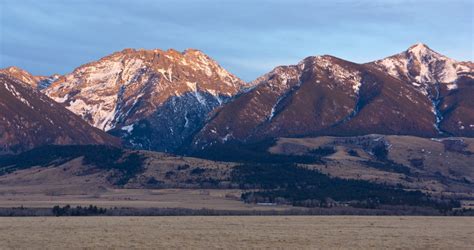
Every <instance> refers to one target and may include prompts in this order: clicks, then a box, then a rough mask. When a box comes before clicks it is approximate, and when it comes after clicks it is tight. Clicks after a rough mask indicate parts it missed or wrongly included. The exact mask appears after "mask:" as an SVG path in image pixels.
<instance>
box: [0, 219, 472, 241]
mask: <svg viewBox="0 0 474 250" xmlns="http://www.w3.org/2000/svg"><path fill="white" fill-rule="evenodd" d="M0 244H1V245H0V248H2V249H5V248H7V249H9V248H16V249H18V248H20V249H64V248H66V247H67V248H73V249H77V248H93V249H103V248H112V249H114V248H122V249H129V248H135V249H158V248H161V249H163V248H181V249H217V248H220V249H222V248H224V249H242V248H243V249H250V248H258V249H265V248H267V249H269V248H271V249H275V248H280V249H315V248H319V249H348V248H350V249H382V248H390V249H395V248H398V249H472V246H473V245H474V218H459V217H362V216H326V217H324V216H321V217H316V216H315V217H308V216H297V217H294V216H281V217H274V216H264V217H258V216H249V217H231V216H222V217H82V218H78V217H59V218H56V217H47V218H45V217H34V218H0Z"/></svg>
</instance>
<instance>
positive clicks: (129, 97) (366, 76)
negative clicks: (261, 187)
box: [0, 43, 474, 153]
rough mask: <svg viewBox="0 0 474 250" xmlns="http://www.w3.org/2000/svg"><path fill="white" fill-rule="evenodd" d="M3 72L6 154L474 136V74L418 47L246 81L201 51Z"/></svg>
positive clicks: (0, 91) (318, 60)
mask: <svg viewBox="0 0 474 250" xmlns="http://www.w3.org/2000/svg"><path fill="white" fill-rule="evenodd" d="M0 74H1V78H0V79H1V82H2V83H3V85H2V84H0V96H2V99H1V100H0V117H1V120H0V122H2V126H0V130H1V134H2V137H1V138H0V146H1V147H2V148H3V152H14V153H15V152H21V151H23V150H26V149H30V148H33V147H36V146H39V145H47V144H103V143H105V144H112V145H118V143H119V142H118V139H117V138H116V137H119V138H121V141H122V144H123V146H125V147H128V148H133V149H147V150H154V151H163V152H188V151H190V150H191V151H193V150H201V149H205V148H206V147H209V146H212V145H219V144H225V143H229V142H239V143H252V142H256V141H261V140H266V139H272V138H273V139H274V138H280V137H314V136H323V135H331V136H359V135H366V134H387V135H412V136H420V137H447V136H466V137H473V136H474V64H473V63H472V62H458V61H455V60H453V59H450V58H448V57H446V56H443V55H441V54H439V53H437V52H435V51H434V50H432V49H430V48H429V47H428V46H426V45H424V44H421V43H420V44H415V45H413V46H411V47H410V48H408V49H407V50H406V51H404V52H401V53H399V54H396V55H393V56H389V57H387V58H384V59H381V60H376V61H373V62H369V63H363V64H358V63H353V62H350V61H346V60H343V59H340V58H337V57H334V56H329V55H324V56H310V57H307V58H305V59H303V60H302V61H300V62H299V63H297V64H295V65H288V66H278V67H276V68H275V69H273V70H272V71H270V72H269V73H267V74H264V75H263V76H261V77H258V78H257V79H256V80H254V81H252V82H249V83H245V82H244V81H242V80H241V79H239V78H238V77H236V76H235V75H233V74H232V73H230V72H228V71H227V70H225V69H224V68H222V67H221V66H220V65H219V64H218V63H217V62H216V61H214V60H213V59H211V58H210V57H209V56H207V55H205V54H204V53H203V52H201V51H199V50H195V49H188V50H185V51H183V52H179V51H176V50H172V49H170V50H167V51H163V50H159V49H155V50H135V49H125V50H123V51H120V52H116V53H113V54H111V55H109V56H106V57H104V58H101V59H99V60H98V61H94V62H90V63H87V64H84V65H82V66H79V67H78V68H76V69H75V70H74V71H73V72H71V73H69V74H66V75H52V76H33V75H31V74H30V73H28V72H26V71H25V70H22V69H19V68H17V67H10V68H6V69H2V70H0ZM74 114H75V115H74ZM114 136H115V137H114ZM23 138H28V139H23Z"/></svg>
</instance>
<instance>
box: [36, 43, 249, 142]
mask: <svg viewBox="0 0 474 250" xmlns="http://www.w3.org/2000/svg"><path fill="white" fill-rule="evenodd" d="M245 86H247V85H246V83H245V82H243V81H242V80H240V79H239V78H238V77H236V76H235V75H233V74H231V73H230V72H228V71H226V70H225V69H224V68H222V67H221V66H220V65H219V64H218V63H217V62H216V61H214V60H213V59H211V58H210V57H209V56H207V55H205V54H204V53H203V52H201V51H199V50H195V49H188V50H185V51H183V52H179V51H177V50H174V49H168V50H166V51H164V50H161V49H153V50H144V49H124V50H122V51H119V52H115V53H113V54H111V55H108V56H106V57H104V58H101V59H100V60H98V61H95V62H90V63H88V64H85V65H82V66H80V67H78V68H76V69H75V70H74V71H73V72H72V73H70V74H67V75H65V76H64V77H61V78H60V79H58V80H57V81H55V82H54V83H52V85H51V86H50V87H48V88H47V89H46V90H45V93H46V94H47V95H48V96H50V97H51V98H52V99H54V100H56V101H57V102H60V103H63V104H64V105H65V106H66V107H67V108H68V109H69V110H71V111H73V112H74V113H76V114H78V115H79V116H81V117H82V118H83V119H84V120H86V121H87V122H89V123H90V124H91V125H93V126H95V127H97V128H100V129H102V130H105V131H111V133H114V134H116V135H120V136H122V137H126V138H127V139H126V140H128V142H129V143H130V144H131V145H133V146H135V147H137V148H146V149H155V150H168V149H169V148H176V147H179V146H180V144H181V143H182V142H183V141H184V140H185V139H186V138H187V137H188V136H190V135H191V134H192V133H194V130H195V129H197V128H198V127H200V126H201V124H202V123H203V122H204V120H205V118H206V115H207V114H208V113H209V112H210V111H211V110H213V109H214V108H216V107H218V106H220V105H221V104H222V103H224V102H226V101H228V100H229V99H230V98H231V97H233V96H234V95H235V94H237V93H238V92H239V91H241V90H242V88H244V87H245ZM145 130H146V131H147V132H146V133H145V132H144V131H145ZM137 131H141V132H140V135H138V132H137ZM135 132H136V133H137V134H134V133H135ZM150 134H151V135H153V136H150Z"/></svg>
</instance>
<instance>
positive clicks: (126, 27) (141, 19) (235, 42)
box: [0, 0, 474, 81]
mask: <svg viewBox="0 0 474 250" xmlns="http://www.w3.org/2000/svg"><path fill="white" fill-rule="evenodd" d="M0 8H1V10H0V15H1V16H0V17H1V19H0V39H1V47H0V67H1V68H3V67H7V66H11V65H16V66H19V67H22V68H24V69H26V70H28V71H30V72H32V73H34V74H39V75H49V74H52V73H60V74H64V73H68V72H71V71H72V70H73V69H74V68H75V67H77V66H79V65H81V64H84V63H87V62H89V61H92V60H97V59H99V58H101V57H103V56H106V55H107V54H110V53H112V52H114V51H119V50H122V49H123V48H146V49H152V48H160V49H168V48H175V49H177V50H184V49H186V48H196V49H200V50H202V51H204V52H205V53H207V54H208V55H209V56H211V57H212V58H214V59H215V60H216V61H218V62H219V63H220V64H221V65H222V66H224V67H225V68H226V69H228V70H229V71H231V72H233V73H234V74H236V75H237V76H239V77H241V78H243V79H244V80H248V81H250V80H253V79H254V78H256V77H257V76H259V75H261V74H264V73H266V72H268V71H270V70H271V69H272V68H274V67H275V66H277V65H282V64H295V63H297V62H298V61H300V60H301V59H303V58H304V57H306V56H310V55H321V54H331V55H334V56H338V57H341V58H344V59H347V60H351V61H355V62H367V61H371V60H375V59H379V58H382V57H385V56H389V55H392V54H395V53H398V52H401V51H403V50H405V49H407V48H408V47H409V46H410V45H412V44H414V43H417V42H423V43H426V44H427V45H428V46H430V47H431V48H432V49H434V50H436V51H438V52H440V53H442V54H445V55H447V56H449V57H452V58H454V59H457V60H471V61H472V60H473V58H474V49H473V43H474V38H473V36H474V34H473V33H474V20H473V18H474V17H473V16H474V14H473V13H474V1H470V0H449V1H447V0H446V1H440V0H417V1H410V0H380V1H375V0H359V1H356V0H328V1H315V0H313V1H309V0H308V1H306V0H287V1H281V0H273V1H270V0H266V1H262V0H238V1H237V0H235V1H232V0H195V1H179V0H155V1H152V0H133V1H132V0H129V1H125V0H62V1H59V0H41V1H40V0H0Z"/></svg>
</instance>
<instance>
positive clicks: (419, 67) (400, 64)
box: [369, 43, 474, 87]
mask: <svg viewBox="0 0 474 250" xmlns="http://www.w3.org/2000/svg"><path fill="white" fill-rule="evenodd" d="M369 64H372V65H374V66H376V67H378V68H379V69H382V70H383V71H386V72H388V73H389V74H390V75H392V76H394V77H396V78H399V79H401V80H404V81H409V82H412V83H413V85H414V86H420V87H424V86H426V85H432V84H437V83H442V84H451V83H454V82H455V81H456V79H457V78H458V76H459V75H460V74H461V73H469V72H471V73H472V72H474V69H473V68H472V67H468V66H467V65H465V64H463V63H460V62H457V61H455V60H453V59H451V58H448V57H446V56H444V55H442V54H440V53H438V52H436V51H434V50H432V49H431V48H430V47H428V46H427V45H425V44H423V43H417V44H415V45H413V46H411V47H409V48H408V50H406V51H404V52H402V53H399V54H396V55H393V56H390V57H387V58H384V59H382V60H378V61H375V62H372V63H369Z"/></svg>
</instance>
